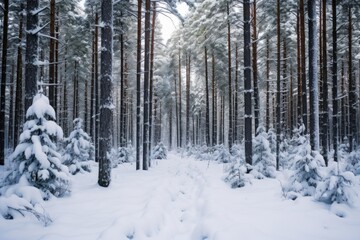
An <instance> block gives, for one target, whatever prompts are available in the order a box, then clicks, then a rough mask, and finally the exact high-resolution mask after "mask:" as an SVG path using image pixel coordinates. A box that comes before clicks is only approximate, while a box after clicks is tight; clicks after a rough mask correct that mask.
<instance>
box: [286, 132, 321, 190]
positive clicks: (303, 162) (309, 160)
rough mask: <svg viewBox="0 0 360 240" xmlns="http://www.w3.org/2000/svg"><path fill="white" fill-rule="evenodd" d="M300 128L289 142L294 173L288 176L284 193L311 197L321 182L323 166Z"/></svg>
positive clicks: (307, 137)
mask: <svg viewBox="0 0 360 240" xmlns="http://www.w3.org/2000/svg"><path fill="white" fill-rule="evenodd" d="M304 130H305V127H303V126H301V127H300V128H299V129H298V130H297V131H295V132H294V133H295V135H294V137H293V138H292V140H291V143H292V146H291V147H292V152H291V155H290V157H291V158H293V162H294V166H293V168H294V173H293V174H292V175H291V176H290V178H289V182H288V184H287V186H285V188H284V191H285V192H296V193H300V194H302V195H304V196H312V195H313V194H314V192H315V189H316V187H317V184H318V183H319V182H320V181H321V180H322V174H321V167H323V166H324V165H325V163H324V159H323V157H322V156H321V154H320V153H319V152H315V151H312V150H311V146H310V139H309V135H305V134H304Z"/></svg>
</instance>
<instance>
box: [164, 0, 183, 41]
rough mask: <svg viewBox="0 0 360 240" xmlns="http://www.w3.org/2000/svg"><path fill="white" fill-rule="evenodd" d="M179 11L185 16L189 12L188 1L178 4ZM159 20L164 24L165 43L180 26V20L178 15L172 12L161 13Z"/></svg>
mask: <svg viewBox="0 0 360 240" xmlns="http://www.w3.org/2000/svg"><path fill="white" fill-rule="evenodd" d="M177 9H178V11H179V13H180V14H181V15H182V16H185V15H186V14H187V13H188V12H189V8H188V6H187V5H186V3H180V4H178V6H177ZM159 20H160V22H161V25H162V37H163V41H164V43H166V42H167V40H168V39H169V38H170V37H171V34H172V33H173V32H174V31H175V30H176V29H177V28H178V27H179V25H180V21H179V19H178V18H177V17H175V16H173V15H171V14H166V15H164V14H160V15H159Z"/></svg>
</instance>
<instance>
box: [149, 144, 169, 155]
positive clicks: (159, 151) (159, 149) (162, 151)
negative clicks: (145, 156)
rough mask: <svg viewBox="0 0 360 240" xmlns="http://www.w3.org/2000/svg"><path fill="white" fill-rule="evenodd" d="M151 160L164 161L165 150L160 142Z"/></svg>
mask: <svg viewBox="0 0 360 240" xmlns="http://www.w3.org/2000/svg"><path fill="white" fill-rule="evenodd" d="M151 158H152V159H166V158H167V149H166V147H165V145H164V144H163V143H162V142H160V143H159V144H158V145H156V146H155V148H154V150H153V153H152V156H151Z"/></svg>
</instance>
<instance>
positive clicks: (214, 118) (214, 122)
mask: <svg viewBox="0 0 360 240" xmlns="http://www.w3.org/2000/svg"><path fill="white" fill-rule="evenodd" d="M211 65H212V146H215V145H216V144H217V131H216V130H217V111H216V110H217V108H216V107H217V106H216V105H217V99H216V83H215V79H216V78H215V55H214V52H213V53H212V64H211Z"/></svg>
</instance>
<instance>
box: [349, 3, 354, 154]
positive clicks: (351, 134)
mask: <svg viewBox="0 0 360 240" xmlns="http://www.w3.org/2000/svg"><path fill="white" fill-rule="evenodd" d="M348 8H349V9H348V11H349V13H348V17H349V26H348V31H349V33H348V48H349V61H348V62H349V70H348V73H349V77H348V79H349V119H350V121H349V134H348V135H349V151H350V152H352V151H353V150H354V149H355V145H354V141H353V140H355V137H354V135H355V134H356V121H355V119H356V93H355V91H356V86H355V78H354V76H353V74H354V73H353V63H352V31H353V29H352V28H353V27H352V4H351V3H350V4H349V6H348Z"/></svg>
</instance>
